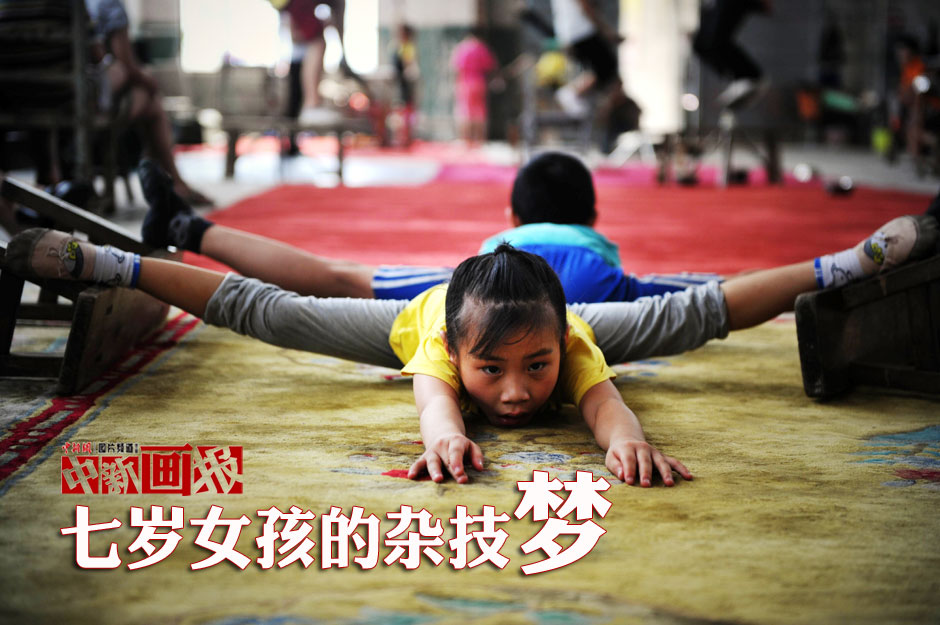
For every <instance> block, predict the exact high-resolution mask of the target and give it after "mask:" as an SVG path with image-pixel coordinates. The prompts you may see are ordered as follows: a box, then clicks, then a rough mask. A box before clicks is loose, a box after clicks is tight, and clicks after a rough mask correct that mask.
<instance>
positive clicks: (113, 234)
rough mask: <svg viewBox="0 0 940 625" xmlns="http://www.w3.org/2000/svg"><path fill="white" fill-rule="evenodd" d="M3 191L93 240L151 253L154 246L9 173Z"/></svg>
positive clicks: (1, 187)
mask: <svg viewBox="0 0 940 625" xmlns="http://www.w3.org/2000/svg"><path fill="white" fill-rule="evenodd" d="M0 195H3V197H5V198H7V199H8V200H10V201H12V202H18V203H20V204H23V205H24V206H28V207H29V208H31V209H33V210H35V211H36V212H37V213H39V214H40V215H42V216H44V217H48V218H50V219H52V220H53V221H54V222H55V226H56V228H59V229H63V230H77V231H79V232H84V233H85V234H87V235H88V238H89V240H90V241H92V242H93V243H98V244H104V243H107V244H110V245H113V246H115V247H119V248H121V249H122V250H125V251H128V252H135V253H137V254H149V253H151V252H153V251H154V249H155V248H154V247H153V246H151V245H147V244H146V243H144V242H143V241H141V240H140V238H139V237H137V236H135V235H133V234H131V233H130V232H128V231H127V230H124V229H123V228H120V227H119V226H116V225H115V224H113V223H112V222H110V221H108V220H107V219H104V218H103V217H99V216H98V215H95V214H94V213H91V212H89V211H86V210H83V209H81V208H78V207H77V206H73V205H72V204H69V203H68V202H63V201H62V200H60V199H59V198H57V197H55V196H54V195H50V194H48V193H45V192H44V191H40V190H38V189H34V188H33V187H31V186H30V185H28V184H26V183H23V182H20V181H18V180H14V179H13V178H10V177H6V178H4V179H3V183H2V185H0Z"/></svg>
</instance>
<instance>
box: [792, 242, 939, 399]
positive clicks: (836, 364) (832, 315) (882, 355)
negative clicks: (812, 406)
mask: <svg viewBox="0 0 940 625" xmlns="http://www.w3.org/2000/svg"><path fill="white" fill-rule="evenodd" d="M795 310H796V327H797V338H798V343H799V351H800V366H801V368H802V372H803V387H804V390H805V391H806V394H807V395H809V396H810V397H818V398H826V397H832V396H834V395H838V394H840V393H843V392H845V391H847V390H849V389H850V388H851V387H852V386H853V385H855V384H867V385H875V386H881V387H884V388H891V389H896V390H908V391H915V392H922V393H923V392H937V393H940V377H938V376H940V258H938V257H934V258H931V259H928V260H926V261H921V262H918V263H911V264H909V265H905V266H903V267H900V268H898V269H895V270H893V271H891V272H889V273H886V274H884V275H881V276H876V277H873V278H870V279H869V280H867V281H865V282H862V283H859V284H856V285H850V286H846V287H843V288H841V289H827V290H825V291H819V292H816V293H805V294H803V295H801V296H800V297H798V298H797V301H796V306H795Z"/></svg>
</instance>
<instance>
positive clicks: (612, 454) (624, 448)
mask: <svg viewBox="0 0 940 625" xmlns="http://www.w3.org/2000/svg"><path fill="white" fill-rule="evenodd" d="M606 464H607V470H608V471H610V472H611V473H613V474H614V475H615V476H617V477H618V478H619V479H621V480H623V481H624V482H626V483H627V484H631V485H632V484H634V483H636V481H637V477H638V476H639V482H640V486H643V487H649V486H652V484H653V468H654V467H655V469H656V470H657V471H658V472H659V474H660V475H661V476H662V478H663V484H665V485H666V486H673V485H674V484H675V479H674V478H673V476H672V472H673V470H675V471H676V472H677V473H678V474H679V475H681V476H682V477H683V478H685V479H687V480H691V479H692V473H690V472H689V470H688V469H687V468H686V467H685V465H684V464H682V463H681V462H679V461H678V460H676V459H675V458H673V457H672V456H667V455H666V454H664V453H662V452H661V451H659V450H658V449H656V448H655V447H653V446H652V445H650V444H649V443H647V442H646V441H641V440H630V439H625V440H620V441H617V442H616V443H615V444H612V445H611V446H610V448H609V449H608V450H607V460H606Z"/></svg>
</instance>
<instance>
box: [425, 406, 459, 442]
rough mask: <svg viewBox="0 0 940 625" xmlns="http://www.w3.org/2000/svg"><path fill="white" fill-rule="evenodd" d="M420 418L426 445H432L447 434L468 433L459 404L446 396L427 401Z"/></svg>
mask: <svg viewBox="0 0 940 625" xmlns="http://www.w3.org/2000/svg"><path fill="white" fill-rule="evenodd" d="M419 420H420V424H421V438H422V439H423V440H424V446H425V447H431V446H432V445H434V443H435V442H436V441H438V440H440V439H441V438H442V437H445V436H449V435H452V434H460V435H466V428H465V427H464V423H463V416H462V415H461V414H460V408H459V406H457V405H455V404H454V403H453V401H452V400H451V399H450V398H449V397H446V396H441V397H437V398H434V399H432V400H431V401H429V402H428V403H426V404H425V405H424V406H423V408H422V410H421V413H420V415H419Z"/></svg>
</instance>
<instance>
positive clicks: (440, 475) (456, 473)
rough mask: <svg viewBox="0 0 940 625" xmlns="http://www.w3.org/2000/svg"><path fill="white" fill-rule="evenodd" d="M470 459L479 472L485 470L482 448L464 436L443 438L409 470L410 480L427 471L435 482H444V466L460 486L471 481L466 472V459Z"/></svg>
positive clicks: (426, 451)
mask: <svg viewBox="0 0 940 625" xmlns="http://www.w3.org/2000/svg"><path fill="white" fill-rule="evenodd" d="M467 456H469V457H470V464H471V465H472V466H473V468H474V469H476V470H477V471H482V470H483V451H482V450H481V449H480V446H479V445H477V444H476V443H474V442H473V441H471V440H470V439H469V438H467V437H466V436H464V435H462V434H448V435H446V436H441V437H440V438H438V439H437V440H436V441H434V442H433V443H432V444H430V445H428V447H427V449H426V450H425V452H424V453H423V454H421V457H420V458H418V459H417V460H415V463H414V464H413V465H411V468H410V469H408V478H409V479H412V480H414V479H417V478H418V476H419V475H421V474H422V473H423V472H424V471H425V470H426V471H427V472H428V475H430V476H431V479H432V480H434V481H435V482H438V483H439V482H443V481H444V472H443V470H442V465H443V467H445V468H446V469H447V472H448V473H450V474H451V475H452V476H453V477H454V479H455V480H456V481H457V483H458V484H466V483H467V482H469V481H470V478H469V477H468V476H467V473H466V471H464V466H463V465H464V458H466V457H467Z"/></svg>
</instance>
